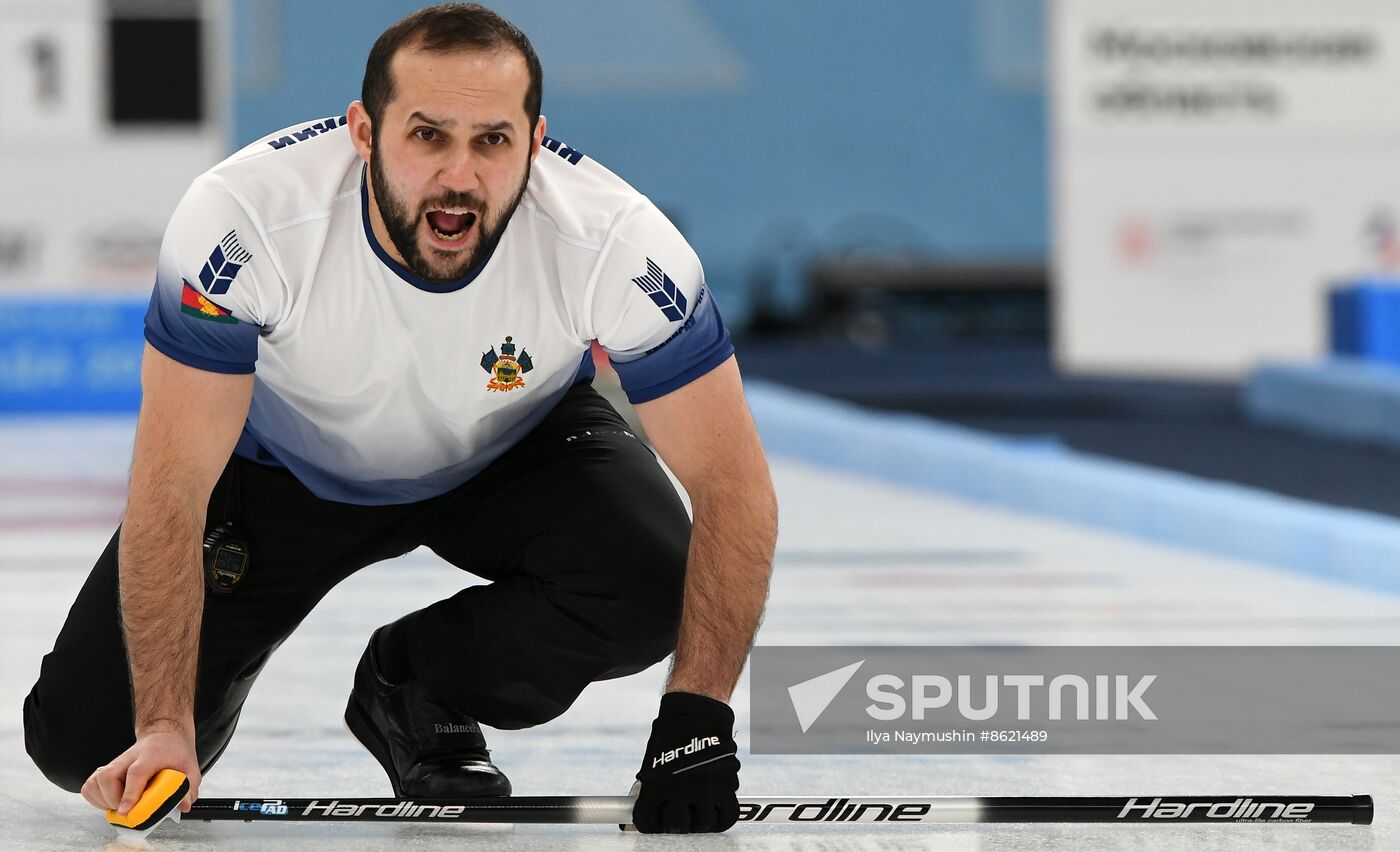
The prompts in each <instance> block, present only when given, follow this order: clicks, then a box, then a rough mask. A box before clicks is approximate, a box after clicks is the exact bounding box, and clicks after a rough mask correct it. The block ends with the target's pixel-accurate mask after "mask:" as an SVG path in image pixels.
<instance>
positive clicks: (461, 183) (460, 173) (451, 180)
mask: <svg viewBox="0 0 1400 852" xmlns="http://www.w3.org/2000/svg"><path fill="white" fill-rule="evenodd" d="M438 182H439V183H441V184H442V185H443V186H444V187H445V188H447V189H450V190H452V191H453V192H468V191H470V190H473V189H476V187H477V184H479V183H480V181H479V180H477V176H476V161H475V160H474V159H473V158H472V157H470V156H467V155H465V154H463V155H459V156H456V157H454V158H453V159H452V161H451V162H449V163H447V164H446V165H445V166H444V167H443V169H442V171H440V172H438Z"/></svg>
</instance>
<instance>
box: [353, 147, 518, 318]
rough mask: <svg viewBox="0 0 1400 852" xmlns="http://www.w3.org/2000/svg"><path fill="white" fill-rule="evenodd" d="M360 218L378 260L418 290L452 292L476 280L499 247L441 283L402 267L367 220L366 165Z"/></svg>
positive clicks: (367, 184)
mask: <svg viewBox="0 0 1400 852" xmlns="http://www.w3.org/2000/svg"><path fill="white" fill-rule="evenodd" d="M360 219H361V221H362V222H363V223H364V226H365V240H366V241H368V242H369V247H370V248H372V249H374V254H375V256H376V257H378V258H379V260H380V262H381V263H383V264H384V265H385V266H387V267H389V271H390V272H393V273H394V274H395V275H397V276H399V277H400V278H402V279H403V280H405V281H407V282H408V283H410V284H412V285H413V286H414V287H417V288H418V289H419V290H425V291H427V292H429V293H453V292H456V291H458V290H460V289H462V288H463V287H465V286H467V285H468V284H470V283H472V282H473V281H475V280H476V276H478V275H480V274H481V270H483V269H485V268H486V264H488V263H490V262H491V255H493V254H495V249H496V248H499V247H500V244H499V243H497V245H496V247H495V248H492V250H491V254H488V255H486V257H483V258H482V259H481V262H480V263H478V264H477V265H476V266H474V267H472V268H471V269H470V270H468V271H467V274H466V275H463V276H462V277H461V278H458V279H456V280H454V281H446V282H443V283H441V284H434V283H433V282H431V281H427V280H425V279H423V278H420V277H418V276H417V275H414V274H413V273H412V272H409V271H408V270H407V269H404V268H403V266H402V265H401V264H400V263H399V262H398V261H397V260H394V259H393V258H392V257H390V256H389V253H388V252H386V251H385V250H384V247H383V246H381V245H380V244H379V240H378V239H376V238H375V236H374V227H373V226H372V225H371V224H370V221H369V167H368V166H361V167H360Z"/></svg>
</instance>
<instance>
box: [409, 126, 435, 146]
mask: <svg viewBox="0 0 1400 852" xmlns="http://www.w3.org/2000/svg"><path fill="white" fill-rule="evenodd" d="M413 135H414V136H416V137H418V138H419V139H421V140H423V141H424V142H432V141H433V140H434V139H437V138H438V135H437V131H436V130H433V129H432V128H430V127H420V128H418V129H417V130H415V131H413Z"/></svg>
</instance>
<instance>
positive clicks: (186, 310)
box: [180, 280, 238, 323]
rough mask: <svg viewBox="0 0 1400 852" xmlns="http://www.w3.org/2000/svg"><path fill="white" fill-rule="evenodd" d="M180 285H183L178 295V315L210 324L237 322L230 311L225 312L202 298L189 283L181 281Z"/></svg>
mask: <svg viewBox="0 0 1400 852" xmlns="http://www.w3.org/2000/svg"><path fill="white" fill-rule="evenodd" d="M180 283H182V284H184V285H185V288H184V291H183V292H182V293H181V294H180V313H182V314H185V315H186V316H192V317H195V318H196V319H202V320H209V321H210V322H221V323H237V322H238V320H237V319H236V318H235V317H234V316H233V313H232V312H231V311H227V310H225V309H223V308H221V307H219V306H218V305H216V304H214V303H213V302H211V301H209V300H208V299H206V298H204V294H202V293H200V292H199V291H198V290H196V289H194V288H193V287H191V286H190V282H188V281H184V280H181V282H180Z"/></svg>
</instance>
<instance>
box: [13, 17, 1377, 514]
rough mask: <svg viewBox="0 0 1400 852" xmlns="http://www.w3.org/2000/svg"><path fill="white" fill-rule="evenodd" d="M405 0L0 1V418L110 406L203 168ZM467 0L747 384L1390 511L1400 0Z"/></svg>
mask: <svg viewBox="0 0 1400 852" xmlns="http://www.w3.org/2000/svg"><path fill="white" fill-rule="evenodd" d="M421 5H424V4H423V3H420V2H413V0H376V2H367V0H362V2H334V3H332V2H329V0H327V2H317V1H316V0H295V2H293V0H4V2H3V3H0V197H3V198H4V204H3V206H0V413H2V414H7V415H12V416H21V417H33V416H46V415H52V414H60V413H71V414H76V415H83V414H88V413H104V414H112V413H121V412H133V411H134V410H135V408H136V406H137V404H138V402H139V387H138V367H139V355H140V350H141V316H142V314H143V312H144V309H145V300H146V296H147V294H148V293H149V287H150V283H151V281H152V277H153V268H154V262H155V257H156V253H157V249H158V246H159V242H160V238H161V234H162V232H163V230H164V226H165V223H166V220H167V218H168V217H169V215H170V212H171V210H172V209H173V208H174V206H175V203H176V201H177V200H178V199H179V197H180V195H181V194H182V193H183V191H184V189H185V187H186V186H187V185H188V183H189V181H190V180H191V179H192V178H193V177H194V176H195V175H197V174H198V173H200V172H201V171H203V170H204V169H206V168H208V167H209V166H210V165H212V164H213V163H215V162H217V161H218V160H219V159H221V158H223V157H224V156H226V155H227V154H229V153H231V152H232V151H234V150H236V149H237V148H239V147H241V146H243V145H245V144H247V143H249V142H251V141H252V140H255V139H257V138H258V137H260V136H263V135H265V134H267V133H270V132H272V131H274V130H277V129H279V128H283V127H287V126H292V125H303V126H304V125H309V124H311V123H312V122H314V121H316V120H319V119H321V118H323V117H325V116H329V115H335V114H339V113H342V112H343V111H344V109H345V106H346V104H347V103H348V102H349V101H350V100H352V99H353V98H355V97H357V96H358V93H359V84H360V78H361V75H362V73H363V64H364V58H365V55H366V53H367V52H368V49H369V46H370V45H371V43H372V42H373V40H374V39H375V37H376V36H377V35H378V34H379V33H380V32H381V31H382V30H383V29H384V28H385V27H387V26H388V25H389V24H391V23H393V22H394V21H395V20H397V19H398V18H399V17H401V16H402V15H404V14H406V13H407V12H409V11H411V10H413V9H415V8H418V7H419V6H421ZM492 5H493V7H494V8H496V9H497V10H498V11H500V12H501V13H503V14H504V15H505V16H507V17H508V18H510V19H511V20H512V21H514V22H515V23H516V24H518V25H519V26H520V27H521V28H522V29H523V30H524V31H525V32H526V33H527V34H528V35H529V36H530V37H531V39H532V40H533V42H534V44H535V45H536V48H537V50H538V52H539V54H540V55H541V57H542V59H543V63H544V69H545V84H544V112H545V114H546V115H547V116H548V118H549V130H550V134H551V135H552V136H554V137H555V138H558V139H561V140H563V141H564V142H566V143H567V144H568V145H570V146H571V147H573V148H575V149H577V150H580V151H582V152H583V153H585V154H586V155H588V156H591V157H594V158H595V159H597V160H598V161H600V162H601V163H603V164H604V165H606V166H608V167H609V168H611V169H613V170H614V171H616V172H617V173H619V174H620V175H622V176H623V177H624V178H625V179H626V180H628V181H629V182H630V183H632V184H633V185H634V186H636V187H637V188H638V189H639V190H641V191H642V192H644V193H645V194H647V195H648V196H650V197H651V198H652V199H653V200H655V201H656V202H657V203H658V205H659V206H661V207H662V209H663V210H665V211H666V212H667V214H668V215H669V216H671V218H672V219H673V220H674V221H675V223H676V224H677V225H678V226H679V227H680V229H681V230H682V231H683V232H684V233H685V234H686V236H687V237H688V238H689V239H690V241H691V242H692V244H693V245H694V246H695V248H696V249H697V251H698V252H699V254H700V256H701V258H702V260H703V261H704V263H705V266H706V270H707V275H708V278H709V281H710V283H711V285H712V287H713V289H714V291H715V292H716V293H717V295H718V298H719V300H720V301H719V303H720V305H721V306H722V308H723V310H724V312H725V316H726V318H727V320H728V322H729V324H730V326H731V328H732V330H733V331H734V334H735V337H736V339H737V341H738V343H739V352H740V358H741V362H742V364H743V367H744V369H745V372H746V375H747V376H748V377H750V378H752V379H760V380H769V381H773V382H776V383H779V384H781V385H785V386H787V387H790V388H796V389H800V390H804V391H808V392H811V393H815V394H819V395H822V396H826V397H832V398H836V399H841V400H846V401H849V402H853V403H856V404H859V405H861V406H864V407H866V408H867V409H878V410H887V411H898V412H907V413H911V414H915V415H919V416H922V417H926V418H932V419H934V420H938V421H943V422H945V423H951V424H957V425H961V426H964V427H971V428H973V429H977V430H981V431H982V432H984V433H987V434H990V435H993V436H1000V437H1002V438H1005V439H1006V440H1008V441H1010V442H1012V443H1011V444H1009V446H1015V447H1019V448H1023V449H1024V448H1031V449H1035V450H1038V451H1041V452H1060V453H1074V454H1082V455H1087V456H1091V457H1103V458H1110V459H1117V460H1120V461H1125V462H1130V463H1132V464H1136V465H1141V466H1144V467H1147V468H1151V469H1154V470H1165V471H1171V472H1176V473H1182V474H1188V475H1191V476H1195V477H1200V478H1205V479H1210V480H1218V481H1224V482H1228V483H1234V484H1238V485H1244V486H1249V487H1253V488H1258V489H1263V490H1265V491H1268V492H1271V493H1275V494H1280V495H1286V496H1289V497H1294V498H1301V499H1304V500H1308V501H1312V502H1315V503H1319V504H1323V505H1333V506H1338V507H1344V508H1350V509H1361V510H1366V511H1370V512H1377V513H1381V514H1385V515H1391V516H1393V515H1396V514H1400V489H1396V488H1393V487H1391V483H1392V482H1394V481H1397V478H1398V477H1400V450H1397V447H1400V379H1397V377H1396V375H1397V374H1395V373H1393V372H1392V367H1391V366H1389V365H1390V364H1392V363H1394V362H1396V361H1397V360H1400V295H1397V293H1400V291H1397V290H1395V289H1394V288H1393V285H1392V284H1391V283H1390V277H1391V276H1393V275H1395V274H1396V272H1397V269H1400V233H1397V227H1400V226H1397V218H1396V217H1397V215H1398V214H1397V210H1400V101H1398V100H1397V99H1396V98H1395V97H1394V92H1396V91H1397V90H1400V9H1398V8H1397V7H1396V6H1395V4H1393V3H1389V2H1383V0H1339V2H1333V3H1328V4H1317V3H1314V2H1309V0H1267V2H1266V0H1232V2H1228V3H1219V2H1204V1H1202V2H1186V1H1185V0H1171V2H1162V1H1161V0H1137V2H1134V3H1131V4H1122V3H1116V2H1111V0H1058V2H1042V0H937V2H913V0H868V2H862V3H860V4H851V3H848V2H834V0H769V1H768V2H763V3H747V2H738V0H603V2H594V3H588V4H581V3H567V2H544V0H499V2H496V3H494V4H492ZM874 440H875V441H877V442H878V441H879V440H880V437H879V436H878V435H875V436H874Z"/></svg>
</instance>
